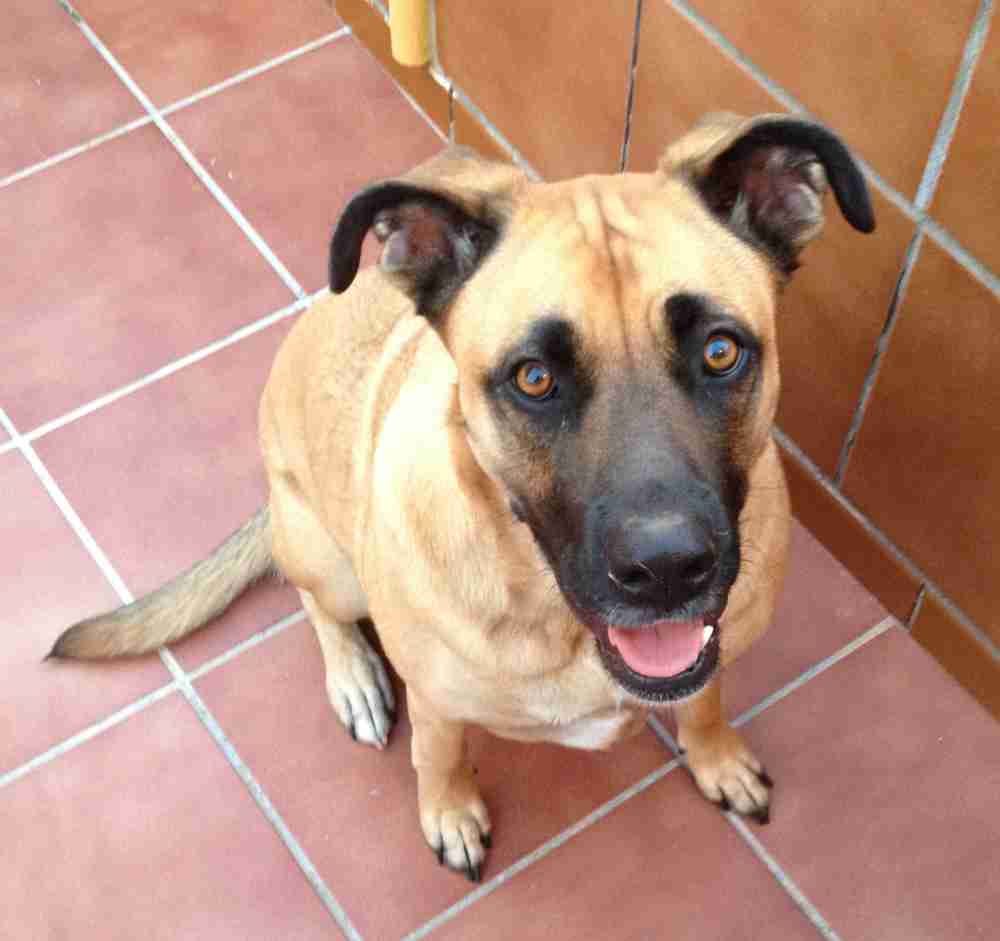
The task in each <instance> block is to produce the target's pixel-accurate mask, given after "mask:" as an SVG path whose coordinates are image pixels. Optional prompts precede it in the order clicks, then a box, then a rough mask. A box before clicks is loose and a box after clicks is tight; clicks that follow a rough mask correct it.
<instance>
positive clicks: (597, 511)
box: [331, 115, 874, 701]
mask: <svg viewBox="0 0 1000 941" xmlns="http://www.w3.org/2000/svg"><path fill="white" fill-rule="evenodd" d="M828 181H829V184H830V186H831V187H832V189H833V191H834V194H835V196H836V199H837V203H838V206H839V207H840V210H841V212H842V213H843V215H844V216H845V217H846V218H847V220H848V221H849V222H850V223H851V225H853V226H854V227H855V228H856V229H859V230H861V231H864V232H868V231H871V230H872V229H873V228H874V219H873V216H872V210H871V206H870V203H869V199H868V192H867V189H866V186H865V183H864V180H863V178H862V176H861V173H860V172H859V170H858V167H857V166H856V164H855V163H854V161H853V160H852V159H851V156H850V154H849V153H848V151H847V149H846V148H845V147H844V145H843V144H842V143H841V142H840V141H839V140H838V139H837V138H836V137H835V136H834V135H833V134H831V133H830V132H829V131H828V130H826V129H825V128H823V127H820V126H818V125H816V124H812V123H809V122H805V121H802V120H799V119H796V118H790V117H787V116H780V115H767V116H763V117H758V118H755V119H749V120H747V119H740V118H736V117H735V116H731V115H718V116H713V117H711V118H709V119H707V120H706V121H704V122H703V123H702V124H701V125H699V126H698V127H697V128H695V130H693V131H692V132H691V133H690V134H688V135H687V136H685V137H684V138H682V139H681V140H679V141H678V142H677V143H675V144H674V145H673V146H672V147H670V148H669V149H668V150H667V152H666V153H665V155H664V157H663V159H662V160H661V162H660V166H659V167H658V169H657V171H656V172H655V173H651V174H623V175H619V176H600V177H598V176H591V177H582V178H578V179H574V180H569V181H565V182H560V183H554V184H536V183H531V182H529V181H528V180H527V179H526V178H525V177H524V176H523V175H522V174H520V173H518V172H517V171H516V170H514V169H513V168H510V167H505V166H501V165H498V164H488V163H485V162H483V161H480V160H478V159H477V158H475V157H473V156H471V155H469V154H468V153H455V152H452V153H449V154H447V155H446V156H444V157H442V158H437V160H435V161H432V162H431V163H430V164H428V165H426V166H425V167H424V168H421V169H420V170H418V171H416V172H415V173H414V174H413V175H411V176H409V177H406V178H403V179H400V180H395V181H389V182H385V183H382V184H378V185H376V186H373V187H371V188H369V189H368V190H365V191H364V192H362V193H360V194H359V195H358V196H356V197H355V198H354V199H353V200H352V201H351V203H350V204H349V205H348V207H347V209H346V210H345V212H344V214H343V216H342V218H341V221H340V223H339V224H338V227H337V229H336V232H335V234H334V238H333V246H332V252H331V284H332V287H333V290H334V291H343V290H345V289H346V288H347V287H348V286H349V284H350V283H351V281H352V279H353V277H354V274H355V272H356V270H357V266H358V260H359V257H360V248H361V241H362V239H363V237H364V235H365V233H366V232H367V231H368V230H369V229H371V230H372V231H373V232H374V234H375V236H376V237H377V238H378V239H379V241H381V242H382V243H383V249H382V257H381V267H382V270H383V271H384V272H385V273H386V274H387V275H388V276H389V277H390V278H391V279H392V280H393V281H395V282H396V283H397V284H398V285H399V286H400V287H401V288H402V289H403V290H405V291H406V292H407V293H408V294H409V295H410V296H411V297H412V298H413V301H414V303H415V305H416V311H417V313H418V314H421V315H423V316H425V317H427V318H428V319H429V320H430V321H431V322H432V323H433V324H434V326H435V327H436V329H437V330H438V332H439V334H440V335H441V338H442V340H443V341H444V344H445V346H446V347H447V349H448V350H449V351H450V353H451V355H452V356H453V358H454V360H455V363H456V366H457V372H458V388H457V397H458V402H459V407H460V411H461V416H462V421H463V422H464V431H465V435H466V437H467V440H468V445H469V448H470V450H471V453H472V454H473V455H474V456H475V459H476V461H477V462H478V464H479V466H480V467H481V468H482V470H483V471H484V472H485V473H486V474H487V475H488V476H489V477H490V478H491V479H492V480H493V481H495V482H496V483H497V485H498V486H499V487H500V489H501V490H502V492H503V494H504V495H505V498H506V500H507V501H508V504H509V507H510V511H511V513H512V514H513V515H514V517H516V518H517V519H518V520H520V521H522V522H523V523H524V524H525V525H527V526H528V527H530V529H531V532H532V534H533V536H534V539H535V541H536V543H537V545H538V547H539V549H540V551H541V553H542V554H543V555H544V557H545V559H546V560H547V562H548V565H549V567H550V568H551V570H552V573H553V574H554V576H555V579H556V581H557V582H558V585H559V588H560V590H561V592H562V594H563V596H564V598H565V599H566V601H567V603H568V604H569V606H570V607H571V608H572V609H573V611H574V612H575V613H576V615H577V617H578V618H579V619H580V620H581V621H582V622H584V623H585V624H586V625H587V626H588V627H589V628H590V629H591V630H592V631H593V632H594V634H595V636H596V638H597V643H598V646H599V649H600V651H601V655H602V658H603V661H604V664H605V666H606V667H607V669H608V671H609V672H610V673H611V675H612V676H613V678H614V679H615V680H616V681H617V682H618V683H619V684H620V685H621V686H622V687H624V688H625V689H626V690H627V691H628V692H630V693H631V694H633V695H634V696H637V697H639V698H642V699H645V700H653V701H663V700H669V699H676V698H679V697H682V696H685V695H688V694H690V693H692V692H694V691H696V690H697V689H699V688H700V687H701V686H702V685H704V683H705V682H707V680H708V678H709V677H710V676H711V674H712V672H713V671H714V669H715V666H716V663H717V660H718V652H719V637H718V629H717V627H716V625H717V623H718V619H719V617H720V615H721V614H722V612H723V610H724V609H725V606H726V602H727V598H728V595H729V591H730V589H731V587H732V585H733V583H734V581H735V579H736V576H737V574H738V572H739V568H740V560H741V555H740V514H741V510H742V508H743V505H744V500H745V497H746V493H747V481H748V474H749V473H750V470H751V468H752V467H753V465H754V463H755V461H756V460H757V459H758V457H759V456H760V455H761V453H762V452H763V450H764V448H765V447H766V446H767V442H768V438H769V434H770V431H771V425H772V422H773V419H774V415H775V411H776V408H777V400H778V387H779V376H778V356H777V349H776V345H775V323H774V308H775V301H776V297H777V294H778V292H779V290H780V287H781V285H782V283H783V282H784V281H785V280H786V279H787V278H788V277H789V276H790V274H791V272H792V271H793V270H794V268H795V267H796V265H797V258H798V254H799V251H800V250H801V249H802V247H803V246H804V245H805V244H806V243H807V242H808V241H809V240H811V239H812V238H813V237H814V236H815V235H817V234H818V232H819V231H820V229H821V227H822V223H823V209H822V203H823V200H822V197H823V194H824V192H825V190H826V187H827V182H828Z"/></svg>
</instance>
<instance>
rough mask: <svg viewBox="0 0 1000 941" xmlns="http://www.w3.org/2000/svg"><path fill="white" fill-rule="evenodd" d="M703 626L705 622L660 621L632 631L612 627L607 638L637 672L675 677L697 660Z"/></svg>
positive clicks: (644, 674) (645, 674) (646, 674)
mask: <svg viewBox="0 0 1000 941" xmlns="http://www.w3.org/2000/svg"><path fill="white" fill-rule="evenodd" d="M704 629H705V622H704V621H660V622H659V623H658V624H654V625H651V626H650V627H640V628H635V629H633V630H622V629H620V628H617V627H609V628H608V640H610V641H611V643H612V644H614V645H615V647H617V648H618V652H619V653H620V654H621V656H622V659H623V660H624V661H625V662H626V663H627V664H628V665H629V666H630V667H631V668H632V669H633V670H635V672H636V673H641V674H642V675H643V676H674V675H676V674H677V673H683V672H684V671H685V670H686V669H687V668H688V667H690V666H691V665H692V664H693V663H694V662H695V660H697V659H698V654H699V653H700V652H701V637H702V633H703V632H704Z"/></svg>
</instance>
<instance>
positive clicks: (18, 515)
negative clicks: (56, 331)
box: [0, 453, 170, 935]
mask: <svg viewBox="0 0 1000 941" xmlns="http://www.w3.org/2000/svg"><path fill="white" fill-rule="evenodd" d="M0 493H2V494H3V503H4V510H3V512H2V513H0V545H2V546H3V549H2V551H0V584H2V585H3V610H2V613H0V675H2V676H3V683H2V684H0V774H2V773H3V772H5V771H10V770H12V769H13V768H16V767H17V766H18V765H21V764H23V763H24V762H26V761H28V760H29V759H31V758H34V757H35V756H36V755H39V754H41V753H42V752H43V751H45V750H46V749H48V748H50V747H51V746H53V745H55V744H57V743H58V742H60V741H62V740H63V739H66V738H68V737H69V736H70V735H73V734H74V733H76V732H79V731H80V730H81V729H83V728H85V727H86V726H88V725H90V724H91V723H93V722H97V721H98V720H100V719H103V718H104V717H105V716H107V715H110V714H111V713H112V712H114V711H116V710H117V709H120V708H121V707H122V706H125V705H127V704H128V703H130V702H132V701H134V700H136V699H138V698H139V697H140V696H142V695H144V694H145V693H148V692H150V691H152V690H153V689H156V688H157V687H158V686H162V685H164V684H165V683H167V682H169V680H170V677H169V674H168V673H167V671H166V670H165V669H164V668H163V666H162V664H161V663H160V661H159V660H157V659H152V660H145V661H142V662H131V663H124V662H118V663H114V664H108V665H103V666H101V667H96V666H89V665H81V664H63V663H42V658H43V657H44V656H45V655H46V654H47V653H48V652H49V650H50V649H51V648H52V644H53V643H54V641H55V639H56V637H58V636H59V633H60V632H61V631H62V630H63V628H66V627H69V625H70V624H72V623H73V622H75V621H77V620H79V619H80V618H82V617H85V616H86V615H88V614H90V613H92V612H93V611H95V610H100V609H102V608H110V607H112V606H113V605H114V604H115V603H116V601H117V597H116V596H115V593H114V591H112V589H111V586H110V585H109V584H108V583H107V580H106V579H105V578H104V576H103V575H102V574H101V572H100V570H99V569H98V568H97V566H96V565H95V564H94V561H93V559H92V558H91V557H90V555H89V554H88V553H87V550H86V549H84V547H83V545H82V544H81V543H80V540H79V539H77V537H76V535H75V534H74V533H73V531H72V530H71V529H70V527H69V524H68V523H67V522H66V520H65V518H64V517H63V515H62V514H61V513H60V512H59V509H58V508H57V507H56V505H55V503H53V502H52V499H51V498H50V497H49V495H48V494H47V493H46V492H45V489H44V488H43V487H42V484H41V482H40V481H39V479H38V477H37V476H36V475H35V473H34V472H33V471H32V469H31V467H30V466H29V465H28V462H27V461H25V460H24V459H23V458H22V457H21V455H20V454H18V453H9V454H4V455H0ZM2 793H3V792H0V794H2ZM0 818H3V819H6V817H5V815H4V813H3V811H2V810H0ZM4 831H5V832H7V825H6V824H5V825H4ZM0 881H2V880H0ZM0 935H3V932H2V931H0Z"/></svg>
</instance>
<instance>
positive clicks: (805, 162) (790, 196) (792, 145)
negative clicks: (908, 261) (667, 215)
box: [660, 114, 875, 272]
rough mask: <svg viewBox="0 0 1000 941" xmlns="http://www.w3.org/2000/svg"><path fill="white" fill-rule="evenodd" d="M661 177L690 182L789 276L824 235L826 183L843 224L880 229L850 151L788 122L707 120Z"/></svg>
mask: <svg viewBox="0 0 1000 941" xmlns="http://www.w3.org/2000/svg"><path fill="white" fill-rule="evenodd" d="M660 170H661V172H665V173H668V174H678V173H679V174H681V175H683V176H685V177H687V178H688V179H689V180H690V182H691V183H692V184H693V185H694V187H695V188H696V189H697V190H698V192H699V193H700V194H701V197H702V199H703V200H704V201H705V204H706V205H707V206H708V208H709V209H710V210H711V211H712V212H713V213H714V214H715V215H716V216H717V217H718V218H719V219H720V221H722V222H723V223H724V224H726V225H728V226H730V227H731V228H732V229H733V230H734V231H736V232H737V233H738V234H739V235H741V236H742V237H744V238H747V239H748V240H750V241H751V242H753V243H754V244H756V245H758V246H759V247H761V248H762V249H764V250H765V251H767V252H768V253H769V254H770V255H771V256H772V258H773V259H774V260H775V262H776V263H777V264H778V266H779V267H780V268H781V269H782V270H784V271H786V272H790V271H792V270H794V269H795V267H796V265H797V261H796V259H797V257H798V253H799V251H800V250H801V249H802V247H803V246H804V245H805V244H806V243H807V242H809V241H810V240H811V239H813V238H815V237H816V235H818V234H819V232H820V230H821V229H822V228H823V195H824V193H825V192H826V188H827V182H828V181H829V185H830V187H831V188H832V189H833V193H834V196H835V197H836V200H837V205H838V206H839V207H840V211H841V213H842V214H843V216H844V218H845V219H846V220H847V221H848V222H849V223H850V224H851V225H852V226H853V227H854V228H855V229H858V230H859V231H861V232H871V231H873V230H874V228H875V216H874V213H873V212H872V206H871V200H870V198H869V195H868V187H867V185H866V183H865V179H864V177H863V176H862V174H861V170H860V168H859V167H858V165H857V163H855V161H854V159H853V158H852V157H851V154H850V151H848V149H847V147H846V146H844V144H843V143H842V142H841V140H840V139H839V138H838V137H837V136H836V135H834V134H833V133H832V132H831V131H829V130H827V129H826V128H825V127H823V126H822V125H820V124H816V123H814V122H811V121H804V120H802V119H800V118H793V117H789V116H787V115H780V114H767V115H761V116H759V117H755V118H741V117H738V116H736V115H730V114H717V115H709V116H708V117H707V118H705V119H703V120H702V122H701V123H699V125H698V126H697V127H695V128H694V129H693V130H692V131H691V132H690V133H689V134H687V135H686V136H684V137H682V138H681V139H680V140H678V141H677V142H676V143H675V144H673V145H672V146H671V147H670V148H668V150H667V152H666V153H665V154H664V155H663V157H662V158H661V160H660Z"/></svg>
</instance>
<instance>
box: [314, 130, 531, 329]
mask: <svg viewBox="0 0 1000 941" xmlns="http://www.w3.org/2000/svg"><path fill="white" fill-rule="evenodd" d="M518 176H519V172H518V171H516V170H515V169H514V168H513V167H510V168H506V167H504V165H502V164H492V163H490V162H489V161H481V159H480V158H477V157H476V156H475V155H474V154H471V153H470V152H468V151H462V150H453V151H448V152H446V153H445V154H443V155H441V156H439V157H437V158H435V159H434V160H432V161H430V162H429V163H427V164H424V165H423V166H421V167H418V168H417V169H416V170H414V171H413V172H412V173H410V174H408V175H407V176H406V177H403V178H401V179H398V180H389V181H386V182H383V183H377V184H375V185H374V186H370V187H369V188H368V189H365V190H362V191H361V192H360V193H358V194H357V195H356V196H354V197H353V198H352V199H351V201H350V202H349V203H348V204H347V207H346V208H345V209H344V212H343V213H342V215H341V217H340V220H339V221H338V223H337V226H336V228H335V229H334V233H333V239H332V242H331V245H330V288H331V290H332V291H333V292H334V293H336V294H340V293H342V292H343V291H346V290H347V289H348V288H349V287H350V286H351V283H352V282H353V281H354V277H355V275H356V274H357V272H358V265H359V264H360V261H361V244H362V242H363V241H364V238H365V235H366V234H367V233H368V232H369V230H370V231H371V232H372V234H373V235H374V236H375V238H376V239H377V240H378V241H379V242H380V243H381V244H382V253H381V257H380V259H379V268H380V269H381V270H382V272H383V273H385V274H386V275H387V276H388V277H389V278H390V279H391V280H392V281H393V282H394V283H395V284H397V285H398V286H399V287H400V288H401V289H402V290H403V291H404V292H405V293H407V294H408V295H409V296H410V297H411V298H412V299H413V301H414V303H415V304H416V308H417V313H419V314H422V315H424V316H428V317H432V316H434V315H435V314H437V313H439V312H440V311H441V310H443V309H444V307H445V306H446V305H447V304H448V302H449V301H450V300H451V299H452V298H453V297H454V295H455V294H456V293H457V291H458V289H459V288H460V287H461V286H462V285H463V284H464V283H465V281H466V280H467V279H468V278H469V277H470V276H471V275H472V274H473V273H474V272H475V271H476V269H477V268H478V267H479V265H480V264H481V263H482V261H483V259H484V258H485V257H486V256H487V255H488V254H489V252H490V251H491V250H492V248H493V246H494V245H495V244H496V242H497V240H498V239H499V237H500V232H501V228H502V225H503V219H504V218H505V216H506V214H507V211H508V209H507V207H508V206H509V190H510V185H512V184H513V181H514V180H515V179H516V178H517V177H518ZM508 184H510V185H508Z"/></svg>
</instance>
